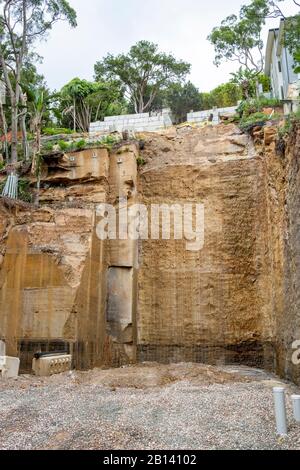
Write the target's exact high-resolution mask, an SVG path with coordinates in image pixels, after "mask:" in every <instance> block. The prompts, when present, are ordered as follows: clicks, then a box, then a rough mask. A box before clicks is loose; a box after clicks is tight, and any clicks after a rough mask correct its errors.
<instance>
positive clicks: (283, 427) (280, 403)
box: [273, 387, 288, 436]
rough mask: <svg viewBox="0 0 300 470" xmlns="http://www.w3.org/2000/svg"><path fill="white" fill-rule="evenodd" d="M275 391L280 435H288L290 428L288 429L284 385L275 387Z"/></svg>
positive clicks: (277, 423)
mask: <svg viewBox="0 0 300 470" xmlns="http://www.w3.org/2000/svg"><path fill="white" fill-rule="evenodd" d="M273 393H274V403H275V417H276V425H277V433H278V434H279V435H280V436H286V435H287V433H288V430H287V417H286V404H285V389H284V388H283V387H274V388H273Z"/></svg>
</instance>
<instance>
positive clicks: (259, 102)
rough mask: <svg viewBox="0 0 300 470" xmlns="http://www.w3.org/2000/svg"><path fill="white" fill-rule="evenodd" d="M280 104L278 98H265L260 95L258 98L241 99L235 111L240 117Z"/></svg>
mask: <svg viewBox="0 0 300 470" xmlns="http://www.w3.org/2000/svg"><path fill="white" fill-rule="evenodd" d="M278 106H281V102H280V100H278V99H277V98H265V97H264V96H262V97H261V98H259V99H249V100H244V101H242V102H241V103H240V104H239V106H238V108H237V112H238V113H239V115H240V116H241V117H245V116H250V114H254V113H260V112H261V111H262V110H263V109H264V108H274V107H278Z"/></svg>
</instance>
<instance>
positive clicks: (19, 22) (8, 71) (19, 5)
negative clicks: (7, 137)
mask: <svg viewBox="0 0 300 470" xmlns="http://www.w3.org/2000/svg"><path fill="white" fill-rule="evenodd" d="M60 20H64V21H67V22H68V23H69V24H70V25H71V26H76V12H75V10H73V8H72V7H71V6H70V5H69V2H68V1H66V0H13V1H12V0H0V64H1V68H2V72H3V78H4V80H5V84H6V87H7V91H8V94H9V97H10V110H11V127H12V145H11V163H16V162H17V158H18V156H17V144H18V114H19V105H20V102H21V103H22V106H24V103H23V101H24V99H23V97H22V89H21V76H22V71H23V68H24V63H25V62H26V60H28V57H30V55H31V54H32V51H33V47H34V43H35V42H36V41H38V40H41V39H42V38H43V37H45V36H46V35H47V33H48V32H49V31H50V30H51V28H52V26H53V25H54V24H55V23H56V22H57V21H60Z"/></svg>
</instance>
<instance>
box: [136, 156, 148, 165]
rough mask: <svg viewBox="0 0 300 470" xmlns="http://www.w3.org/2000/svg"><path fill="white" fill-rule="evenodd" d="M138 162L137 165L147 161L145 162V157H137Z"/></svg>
mask: <svg viewBox="0 0 300 470" xmlns="http://www.w3.org/2000/svg"><path fill="white" fill-rule="evenodd" d="M136 162H137V165H138V166H144V165H145V164H146V162H145V160H144V159H143V157H137V159H136Z"/></svg>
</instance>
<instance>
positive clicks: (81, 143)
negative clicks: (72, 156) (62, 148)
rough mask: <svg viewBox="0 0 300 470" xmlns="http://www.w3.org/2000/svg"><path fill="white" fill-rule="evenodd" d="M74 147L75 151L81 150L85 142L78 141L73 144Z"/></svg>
mask: <svg viewBox="0 0 300 470" xmlns="http://www.w3.org/2000/svg"><path fill="white" fill-rule="evenodd" d="M75 146H76V149H77V150H82V149H84V148H85V147H86V141H85V140H84V139H81V140H78V142H75Z"/></svg>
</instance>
